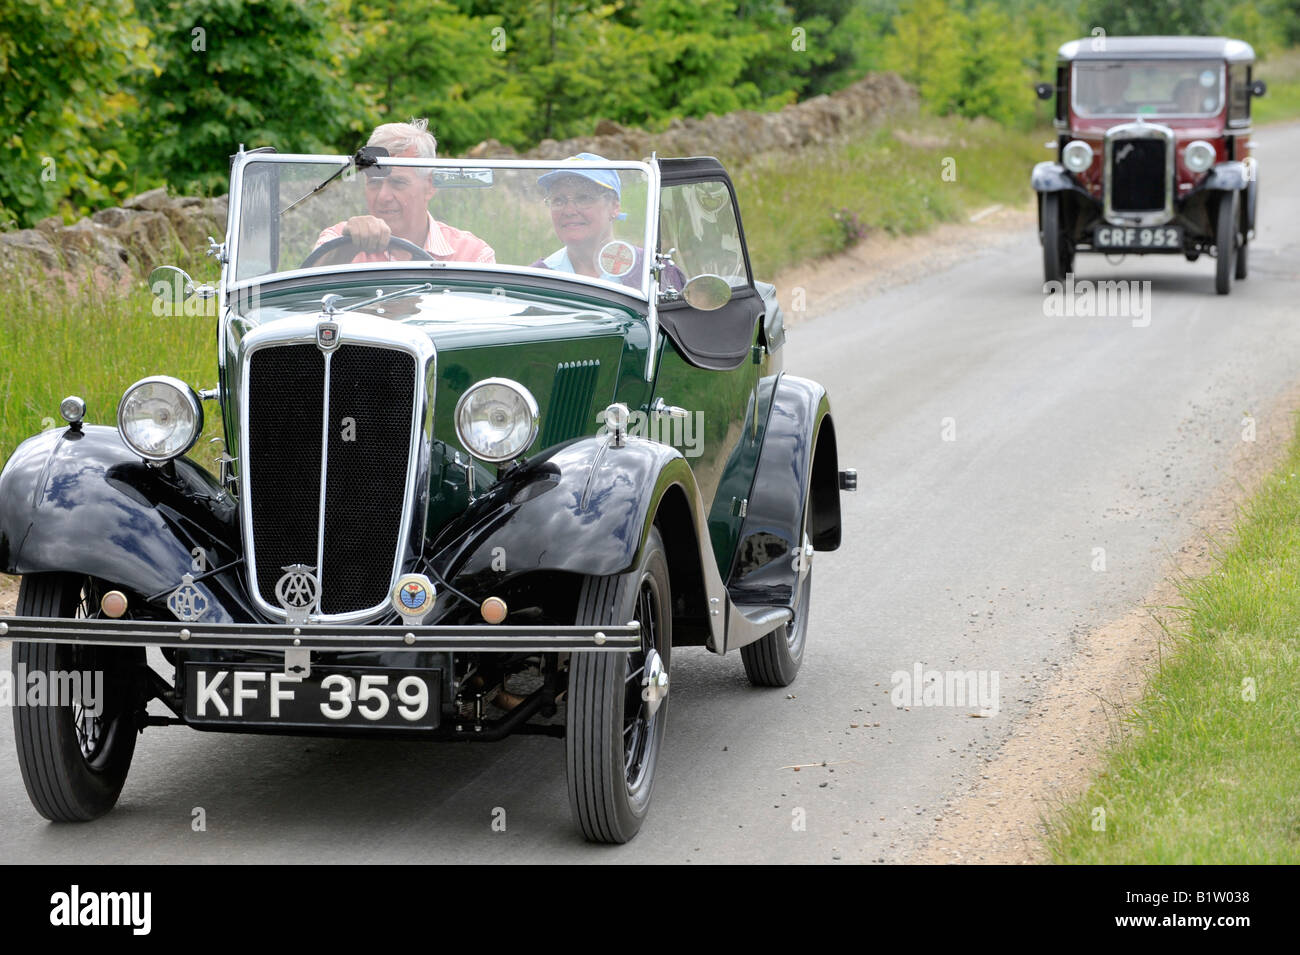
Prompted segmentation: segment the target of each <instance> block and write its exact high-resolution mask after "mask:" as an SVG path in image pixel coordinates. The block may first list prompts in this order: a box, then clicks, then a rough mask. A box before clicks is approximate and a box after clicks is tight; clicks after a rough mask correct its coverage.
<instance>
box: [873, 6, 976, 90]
mask: <svg viewBox="0 0 1300 955" xmlns="http://www.w3.org/2000/svg"><path fill="white" fill-rule="evenodd" d="M892 26H893V33H892V34H891V35H890V36H889V37H887V38H886V40H885V48H884V54H883V57H882V65H883V66H884V68H885V69H887V70H893V71H894V72H895V73H897V74H898V75H899V76H901V77H902V78H903V79H905V80H907V81H908V82H909V83H911V84H913V85H914V86H916V88H917V89H918V90H919V91H920V93H921V98H922V99H923V100H924V101H925V102H926V103H927V104H930V105H931V106H932V108H935V109H936V110H938V111H939V112H944V111H946V110H947V108H948V107H949V105H950V102H951V98H952V95H953V90H955V89H956V88H957V87H958V85H959V83H960V79H959V78H960V76H961V69H962V67H961V53H960V47H961V43H962V36H963V35H964V34H965V32H966V30H967V22H966V15H965V14H964V13H963V12H962V11H961V10H960V9H956V8H953V7H952V6H951V5H950V4H948V3H946V2H945V0H910V2H908V3H907V4H906V5H905V6H904V7H903V8H902V10H901V11H900V12H899V14H898V16H896V17H894V19H893V23H892Z"/></svg>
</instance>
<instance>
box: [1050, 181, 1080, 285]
mask: <svg viewBox="0 0 1300 955" xmlns="http://www.w3.org/2000/svg"><path fill="white" fill-rule="evenodd" d="M1062 223H1063V217H1062V214H1061V194H1060V193H1059V192H1045V193H1043V281H1045V282H1063V281H1065V276H1066V273H1068V272H1069V271H1070V269H1072V268H1073V267H1074V249H1073V248H1071V246H1070V240H1069V239H1068V238H1066V235H1065V229H1064V227H1063V224H1062Z"/></svg>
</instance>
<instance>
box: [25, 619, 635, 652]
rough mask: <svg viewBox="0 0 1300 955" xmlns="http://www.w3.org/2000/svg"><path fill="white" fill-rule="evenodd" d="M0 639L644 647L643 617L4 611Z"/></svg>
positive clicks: (420, 647) (473, 648) (452, 648)
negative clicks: (596, 621)
mask: <svg viewBox="0 0 1300 955" xmlns="http://www.w3.org/2000/svg"><path fill="white" fill-rule="evenodd" d="M0 640H14V641H26V642H40V643H83V644H98V645H102V646H120V647H187V648H188V647H202V648H205V649H214V650H300V649H301V650H315V651H322V652H336V651H363V652H365V651H384V652H391V651H410V652H418V651H430V650H436V651H442V652H451V653H469V652H484V653H492V652H504V653H555V652H572V651H583V650H595V651H606V650H609V651H621V652H623V653H626V652H628V651H629V650H637V649H640V647H641V626H640V624H638V623H637V622H636V621H631V622H629V623H627V624H620V625H618V626H608V627H579V626H567V627H548V626H541V627H512V626H508V625H498V626H490V625H485V626H454V627H453V626H432V627H424V626H420V627H406V626H367V627H362V626H334V625H320V624H311V625H307V626H289V625H287V624H246V623H214V624H200V623H192V624H184V623H173V622H168V621H165V620H103V619H95V618H84V619H83V618H78V619H63V618H56V617H0Z"/></svg>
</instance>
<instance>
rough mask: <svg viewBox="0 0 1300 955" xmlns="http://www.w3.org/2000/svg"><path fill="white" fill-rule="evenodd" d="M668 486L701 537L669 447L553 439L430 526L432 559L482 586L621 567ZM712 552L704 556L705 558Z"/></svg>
mask: <svg viewBox="0 0 1300 955" xmlns="http://www.w3.org/2000/svg"><path fill="white" fill-rule="evenodd" d="M672 488H679V489H680V490H681V492H682V494H683V496H684V497H685V499H686V500H687V501H688V502H689V505H690V506H689V512H690V514H691V520H692V522H693V524H694V530H695V536H696V540H697V541H704V542H707V541H708V540H709V536H708V532H707V525H706V523H705V517H704V510H703V505H702V503H701V501H700V494H699V489H698V487H697V486H696V483H695V475H694V474H693V473H692V472H691V468H690V465H689V464H687V462H686V459H685V458H683V457H682V455H681V452H680V451H678V450H677V449H676V448H673V447H670V446H669V445H665V444H659V443H658V442H655V441H647V440H645V439H642V438H637V437H628V438H627V439H626V441H625V443H624V445H623V446H622V447H614V446H612V445H611V444H610V443H609V441H608V439H607V438H605V437H590V438H581V439H578V440H576V441H571V442H568V443H566V444H562V445H559V446H557V447H555V448H553V449H551V450H549V451H547V452H545V453H544V454H542V455H541V456H539V457H536V458H533V459H532V460H530V461H529V462H527V463H526V464H524V465H521V466H519V467H517V468H515V469H514V470H512V471H510V472H509V473H507V474H506V475H504V476H503V477H502V479H501V480H500V481H499V482H498V483H497V484H496V485H494V486H493V487H492V488H491V490H489V491H488V492H487V493H486V494H484V495H483V496H482V497H480V498H478V499H477V500H476V501H475V502H474V504H473V505H471V506H470V508H469V509H468V510H467V511H466V512H465V514H464V515H463V516H462V517H461V518H459V519H458V520H457V521H455V522H454V523H453V524H452V525H449V526H448V527H447V528H446V529H444V531H443V532H442V533H441V534H439V535H438V536H439V540H438V541H436V542H435V546H434V550H435V554H434V561H435V565H436V566H437V568H438V570H439V571H440V572H441V573H443V574H444V575H445V576H447V578H448V579H453V578H454V579H455V580H456V582H457V584H458V585H460V586H463V587H467V588H472V589H475V590H481V592H484V593H489V592H492V591H493V590H494V588H496V587H497V586H499V584H500V583H501V582H503V581H509V580H510V579H512V578H514V577H518V576H520V575H523V574H530V573H534V572H537V571H562V572H567V573H574V574H584V575H590V576H608V575H612V574H619V573H624V572H626V571H628V570H631V569H632V568H633V567H635V566H636V564H637V561H638V560H639V559H640V556H641V548H642V546H643V545H644V543H645V539H646V537H647V536H648V535H649V533H650V528H651V526H652V525H653V523H654V518H655V515H656V514H657V513H658V510H659V504H660V502H661V501H662V500H663V499H664V496H665V494H667V493H668V492H669V490H670V489H672ZM709 560H712V557H711V556H710V557H709Z"/></svg>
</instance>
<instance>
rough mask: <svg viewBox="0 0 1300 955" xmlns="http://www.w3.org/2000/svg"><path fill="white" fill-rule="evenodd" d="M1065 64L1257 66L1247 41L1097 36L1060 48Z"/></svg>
mask: <svg viewBox="0 0 1300 955" xmlns="http://www.w3.org/2000/svg"><path fill="white" fill-rule="evenodd" d="M1057 55H1058V56H1059V57H1060V58H1061V59H1062V60H1116V59H1121V60H1122V59H1153V60H1158V59H1182V58H1189V59H1190V58H1197V59H1215V60H1230V61H1232V62H1234V63H1253V62H1255V51H1254V50H1253V49H1252V48H1251V46H1250V44H1249V43H1246V42H1245V41H1244V40H1233V39H1231V38H1229V37H1222V36H1095V37H1084V38H1083V39H1082V40H1071V41H1070V42H1069V43H1064V44H1062V45H1061V49H1060V50H1059V51H1058V52H1057Z"/></svg>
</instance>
